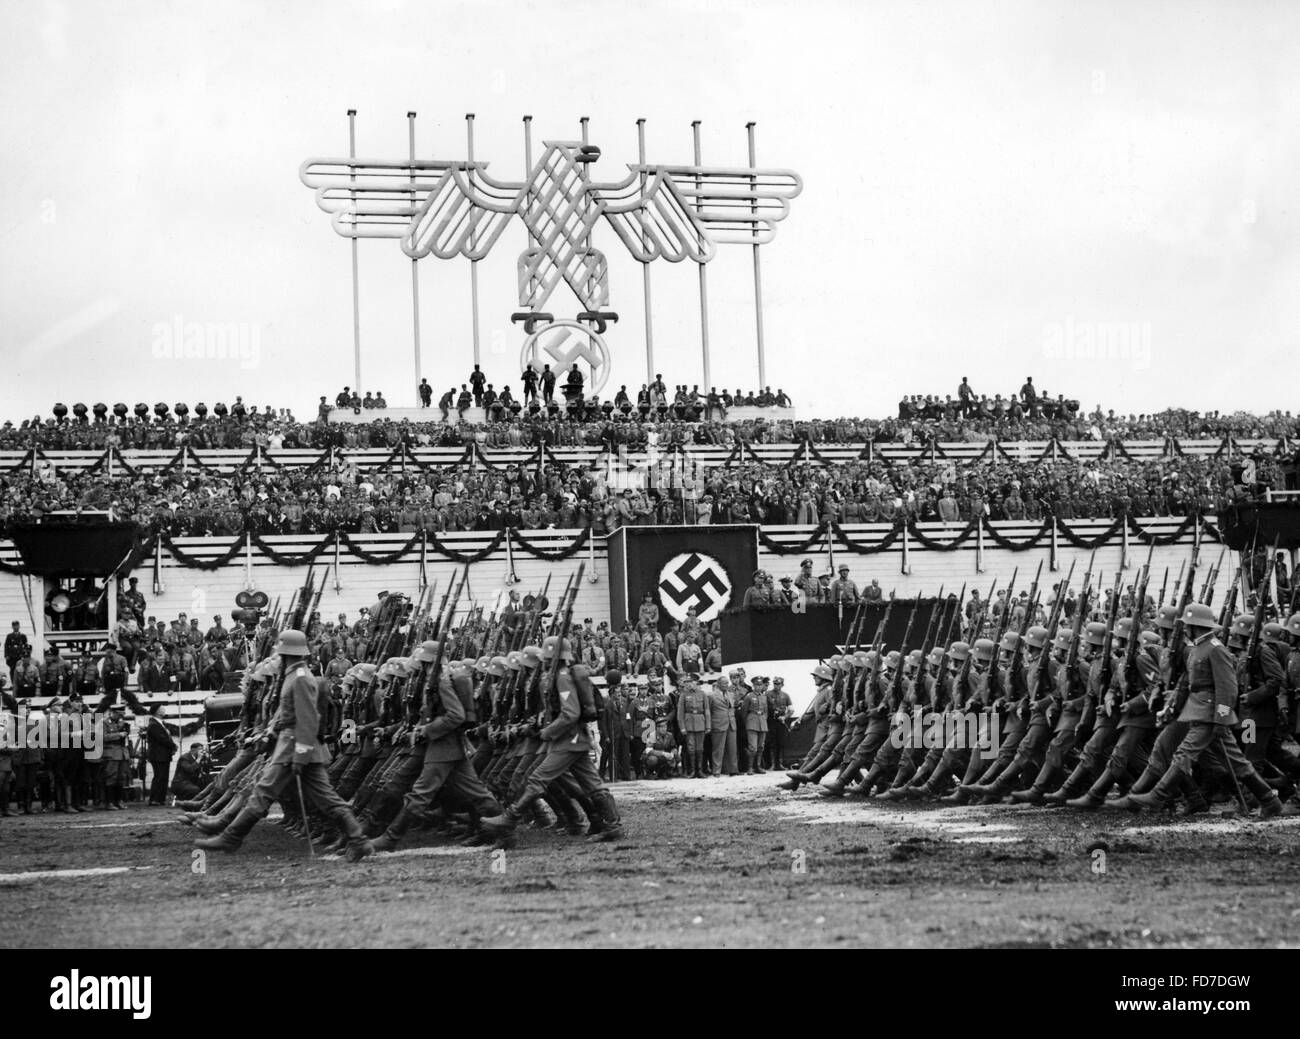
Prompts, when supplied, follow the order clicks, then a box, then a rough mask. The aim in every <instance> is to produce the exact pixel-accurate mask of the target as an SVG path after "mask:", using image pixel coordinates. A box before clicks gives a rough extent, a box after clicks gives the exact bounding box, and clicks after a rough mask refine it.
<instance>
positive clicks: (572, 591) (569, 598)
mask: <svg viewBox="0 0 1300 1039" xmlns="http://www.w3.org/2000/svg"><path fill="white" fill-rule="evenodd" d="M586 568H587V564H586V563H579V564H578V573H577V578H576V580H571V581H570V582H569V587H568V588H566V589H565V595H564V598H563V599H561V600H560V605H561V607H562V608H563V614H562V616H561V619H560V622H559V627H558V628H557V629H556V632H555V638H556V643H555V652H554V653H553V654H552V655H551V660H550V665H549V667H548V668H547V671H548V672H549V674H548V676H547V677H548V679H549V683H548V685H547V691H548V693H549V694H550V696H551V698H552V699H556V698H558V696H559V693H558V692H557V691H556V684H555V683H556V681H557V680H558V678H559V674H560V658H561V657H562V656H563V653H562V650H563V648H564V640H565V639H567V638H568V637H569V628H570V627H571V626H572V624H573V604H574V601H575V600H576V599H577V598H578V592H579V591H580V590H581V589H582V575H583V572H584V571H585V570H586ZM555 612H556V615H557V616H560V615H561V611H560V610H559V609H557V610H556V611H555ZM573 695H574V696H577V690H576V689H575V690H574V693H573Z"/></svg>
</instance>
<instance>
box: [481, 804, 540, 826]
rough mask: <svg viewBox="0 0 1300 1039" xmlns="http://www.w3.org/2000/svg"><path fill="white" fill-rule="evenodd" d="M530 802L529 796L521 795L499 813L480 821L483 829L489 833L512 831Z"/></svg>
mask: <svg viewBox="0 0 1300 1039" xmlns="http://www.w3.org/2000/svg"><path fill="white" fill-rule="evenodd" d="M530 804H532V798H531V797H521V798H520V799H519V800H518V801H516V802H515V803H514V804H511V805H506V807H505V809H504V810H503V811H502V813H501V814H500V815H489V816H487V817H485V818H484V819H483V821H482V826H483V829H485V830H487V831H488V832H489V833H513V832H514V831H515V829H516V827H518V826H519V820H520V819H522V818H523V817H524V813H525V812H526V811H528V806H529V805H530Z"/></svg>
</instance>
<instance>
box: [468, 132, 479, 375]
mask: <svg viewBox="0 0 1300 1039" xmlns="http://www.w3.org/2000/svg"><path fill="white" fill-rule="evenodd" d="M465 137H466V141H467V144H468V155H469V161H470V162H473V161H474V113H473V112H468V113H466V115H465ZM466 176H467V177H468V179H469V183H470V186H471V187H473V185H474V171H473V170H472V169H470V170H468V171H467V173H466ZM470 214H471V215H470V232H469V244H470V248H471V249H473V248H474V245H475V234H474V232H475V231H476V230H477V228H478V218H477V216H476V215H475V213H474V210H473V208H471V210H470ZM469 298H470V311H471V319H472V324H473V341H474V363H475V364H478V363H479V328H478V260H470V261H469Z"/></svg>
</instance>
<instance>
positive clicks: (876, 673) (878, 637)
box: [863, 592, 894, 709]
mask: <svg viewBox="0 0 1300 1039" xmlns="http://www.w3.org/2000/svg"><path fill="white" fill-rule="evenodd" d="M893 612H894V595H893V593H892V592H891V593H890V595H889V604H888V605H887V606H886V607H885V613H884V615H883V616H882V617H881V618H880V623H879V624H877V625H876V634H875V637H874V638H873V639H872V640H871V652H872V653H873V657H872V660H871V666H870V667H869V668H867V675H868V677H867V680H866V686H865V689H866V692H865V695H864V697H863V699H864V700H865V701H866V703H867V706H868V707H870V708H873V709H874V708H876V707H879V706H880V698H879V697H877V696H876V685H877V680H878V679H879V677H880V664H881V657H882V655H883V653H884V648H885V625H887V624H888V623H889V615H890V614H891V613H893Z"/></svg>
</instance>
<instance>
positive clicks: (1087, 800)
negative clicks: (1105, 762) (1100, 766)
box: [1065, 771, 1115, 810]
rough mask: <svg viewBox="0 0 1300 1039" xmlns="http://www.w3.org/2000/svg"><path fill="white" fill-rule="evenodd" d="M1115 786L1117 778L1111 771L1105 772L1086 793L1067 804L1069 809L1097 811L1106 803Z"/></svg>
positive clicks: (1073, 798)
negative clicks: (1107, 796)
mask: <svg viewBox="0 0 1300 1039" xmlns="http://www.w3.org/2000/svg"><path fill="white" fill-rule="evenodd" d="M1114 785H1115V777H1114V776H1112V775H1111V774H1110V772H1109V771H1107V772H1103V773H1102V774H1101V778H1099V779H1098V780H1097V782H1095V783H1093V784H1092V786H1090V787H1089V788H1088V790H1087V792H1086V793H1084V794H1082V795H1080V796H1079V797H1072V798H1070V799H1069V800H1068V801H1066V802H1065V805H1066V807H1067V808H1088V809H1094V810H1095V809H1097V808H1100V807H1101V806H1102V805H1104V804H1105V803H1106V795H1107V794H1108V793H1110V788H1111V787H1113V786H1114Z"/></svg>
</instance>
